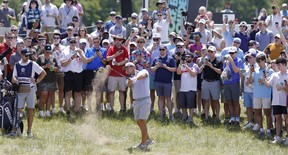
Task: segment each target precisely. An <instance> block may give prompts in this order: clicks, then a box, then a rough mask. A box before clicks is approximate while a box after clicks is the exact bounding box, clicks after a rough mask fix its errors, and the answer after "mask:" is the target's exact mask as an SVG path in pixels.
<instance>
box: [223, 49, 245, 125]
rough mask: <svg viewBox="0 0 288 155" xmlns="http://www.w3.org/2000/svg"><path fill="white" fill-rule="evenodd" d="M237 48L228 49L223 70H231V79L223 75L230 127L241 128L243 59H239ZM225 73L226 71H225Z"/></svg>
mask: <svg viewBox="0 0 288 155" xmlns="http://www.w3.org/2000/svg"><path fill="white" fill-rule="evenodd" d="M237 51H238V50H237V48H236V47H234V46H232V47H230V48H229V49H228V53H229V54H228V55H226V56H225V59H226V60H224V65H223V69H225V68H226V66H227V68H229V70H230V72H231V77H228V75H227V74H226V77H225V76H224V74H222V75H223V77H224V78H223V79H224V80H223V85H224V98H225V102H224V104H226V106H228V107H229V114H230V120H229V122H228V124H229V125H236V126H240V103H239V96H240V69H242V68H243V62H242V59H240V58H238V57H237V55H236V54H237ZM223 72H224V71H223Z"/></svg>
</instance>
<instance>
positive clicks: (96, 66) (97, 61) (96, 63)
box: [85, 47, 107, 70]
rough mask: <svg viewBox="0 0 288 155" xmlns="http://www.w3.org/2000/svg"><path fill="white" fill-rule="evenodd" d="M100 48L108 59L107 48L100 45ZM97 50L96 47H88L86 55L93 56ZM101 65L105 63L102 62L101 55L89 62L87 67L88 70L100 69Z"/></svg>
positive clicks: (87, 56)
mask: <svg viewBox="0 0 288 155" xmlns="http://www.w3.org/2000/svg"><path fill="white" fill-rule="evenodd" d="M99 50H100V51H99V52H101V53H102V56H103V58H105V59H106V54H107V51H106V49H105V48H102V47H100V49H99ZM95 52H96V49H95V48H94V47H91V48H89V49H87V51H86V53H85V57H86V58H91V57H93V55H94V53H95ZM100 67H104V64H103V63H102V61H101V58H100V57H99V56H97V57H96V58H94V59H93V60H92V61H91V62H89V63H88V64H87V66H86V69H87V70H98V69H99V68H100Z"/></svg>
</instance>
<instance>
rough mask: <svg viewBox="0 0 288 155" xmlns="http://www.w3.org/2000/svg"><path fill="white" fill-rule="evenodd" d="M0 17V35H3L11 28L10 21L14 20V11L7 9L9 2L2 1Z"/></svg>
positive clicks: (6, 0)
mask: <svg viewBox="0 0 288 155" xmlns="http://www.w3.org/2000/svg"><path fill="white" fill-rule="evenodd" d="M1 12H2V13H1V16H0V35H5V33H6V32H8V31H9V28H10V26H11V20H16V16H15V11H14V9H12V8H10V7H9V1H8V0H3V2H2V6H1Z"/></svg>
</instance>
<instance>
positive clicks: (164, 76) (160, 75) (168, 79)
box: [152, 55, 176, 83]
mask: <svg viewBox="0 0 288 155" xmlns="http://www.w3.org/2000/svg"><path fill="white" fill-rule="evenodd" d="M157 62H161V63H162V64H166V65H167V66H168V67H176V64H175V61H174V59H173V58H172V57H170V56H168V55H166V56H165V57H164V58H161V57H160V56H159V57H156V58H155V59H154V60H153V64H152V66H156V63H157ZM172 76H173V73H172V72H170V71H168V70H167V69H165V68H163V67H159V68H158V69H157V70H156V74H155V80H154V81H155V82H160V83H172Z"/></svg>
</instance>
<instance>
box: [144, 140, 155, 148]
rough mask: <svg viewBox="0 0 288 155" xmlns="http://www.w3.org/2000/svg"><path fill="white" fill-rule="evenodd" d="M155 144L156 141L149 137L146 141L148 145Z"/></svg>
mask: <svg viewBox="0 0 288 155" xmlns="http://www.w3.org/2000/svg"><path fill="white" fill-rule="evenodd" d="M153 144H155V141H154V140H152V139H148V140H147V142H146V143H145V145H146V147H148V146H151V145H153Z"/></svg>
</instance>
